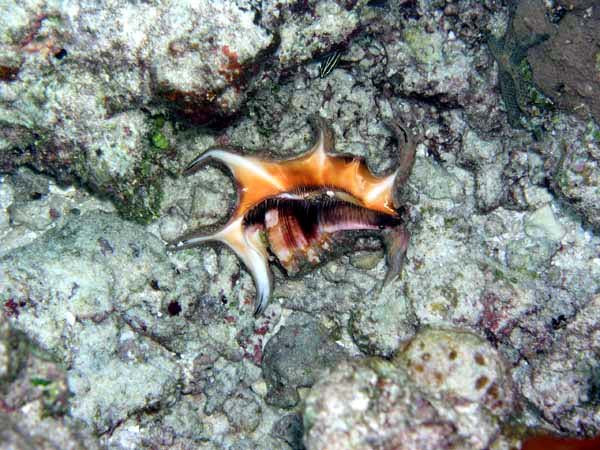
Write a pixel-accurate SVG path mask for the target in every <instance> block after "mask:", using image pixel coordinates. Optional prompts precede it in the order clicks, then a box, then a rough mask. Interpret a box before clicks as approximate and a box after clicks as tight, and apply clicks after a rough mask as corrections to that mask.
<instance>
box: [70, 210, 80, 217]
mask: <svg viewBox="0 0 600 450" xmlns="http://www.w3.org/2000/svg"><path fill="white" fill-rule="evenodd" d="M70 212H71V214H73V215H74V216H79V215H81V210H80V209H79V208H72V209H71V211H70Z"/></svg>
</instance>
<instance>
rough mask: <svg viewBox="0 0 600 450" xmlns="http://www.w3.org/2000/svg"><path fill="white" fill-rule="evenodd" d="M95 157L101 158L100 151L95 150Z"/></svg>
mask: <svg viewBox="0 0 600 450" xmlns="http://www.w3.org/2000/svg"><path fill="white" fill-rule="evenodd" d="M96 156H97V157H98V158H100V157H101V156H102V150H100V149H97V150H96Z"/></svg>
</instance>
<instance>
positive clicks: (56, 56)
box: [54, 48, 67, 59]
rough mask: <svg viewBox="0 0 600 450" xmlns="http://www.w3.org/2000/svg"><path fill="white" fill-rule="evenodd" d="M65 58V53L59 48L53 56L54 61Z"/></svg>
mask: <svg viewBox="0 0 600 450" xmlns="http://www.w3.org/2000/svg"><path fill="white" fill-rule="evenodd" d="M65 56H67V51H66V50H65V49H64V48H61V49H60V50H59V51H57V52H56V53H55V54H54V57H55V58H56V59H63V58H64V57H65Z"/></svg>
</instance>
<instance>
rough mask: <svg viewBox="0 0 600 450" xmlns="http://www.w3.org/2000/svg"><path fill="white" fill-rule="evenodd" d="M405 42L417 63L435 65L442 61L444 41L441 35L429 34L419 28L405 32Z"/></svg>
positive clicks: (412, 28) (411, 28)
mask: <svg viewBox="0 0 600 450" xmlns="http://www.w3.org/2000/svg"><path fill="white" fill-rule="evenodd" d="M404 41H405V42H406V44H407V45H408V47H409V48H410V50H411V53H412V55H413V56H414V57H415V59H417V61H419V62H421V63H423V64H434V63H436V62H440V61H441V60H442V57H443V55H442V40H441V37H440V35H439V34H435V33H427V32H426V31H424V30H423V29H422V28H420V27H417V26H412V27H408V28H406V29H405V30H404Z"/></svg>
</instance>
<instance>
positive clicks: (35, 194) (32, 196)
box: [29, 192, 42, 200]
mask: <svg viewBox="0 0 600 450" xmlns="http://www.w3.org/2000/svg"><path fill="white" fill-rule="evenodd" d="M29 198H30V199H31V200H39V199H40V198H42V194H41V193H40V192H32V193H31V194H29Z"/></svg>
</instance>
